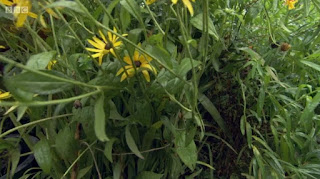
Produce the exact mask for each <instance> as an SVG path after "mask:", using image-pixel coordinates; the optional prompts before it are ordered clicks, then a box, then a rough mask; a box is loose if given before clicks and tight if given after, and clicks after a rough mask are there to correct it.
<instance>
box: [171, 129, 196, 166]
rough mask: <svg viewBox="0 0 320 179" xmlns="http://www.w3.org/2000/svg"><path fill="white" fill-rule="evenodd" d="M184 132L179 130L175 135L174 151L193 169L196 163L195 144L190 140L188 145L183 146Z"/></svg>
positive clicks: (184, 140)
mask: <svg viewBox="0 0 320 179" xmlns="http://www.w3.org/2000/svg"><path fill="white" fill-rule="evenodd" d="M185 142H186V132H185V131H179V132H176V135H175V144H176V151H177V154H178V155H179V157H180V159H181V160H182V162H183V163H184V164H185V165H186V166H187V167H188V168H189V169H190V170H192V171H193V170H194V169H195V165H196V163H197V158H198V156H197V146H196V144H195V142H194V141H193V140H192V141H191V142H190V144H189V145H187V146H185Z"/></svg>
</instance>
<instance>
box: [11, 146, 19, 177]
mask: <svg viewBox="0 0 320 179" xmlns="http://www.w3.org/2000/svg"><path fill="white" fill-rule="evenodd" d="M10 160H11V171H10V176H11V177H13V175H14V173H15V171H16V168H17V166H18V164H19V160H20V150H19V149H17V148H15V149H10Z"/></svg>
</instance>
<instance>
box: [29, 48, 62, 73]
mask: <svg viewBox="0 0 320 179" xmlns="http://www.w3.org/2000/svg"><path fill="white" fill-rule="evenodd" d="M55 54H56V51H50V52H43V53H39V54H36V55H32V56H31V57H30V58H29V60H28V62H27V64H26V66H27V67H29V68H32V69H34V70H44V69H46V68H47V66H48V63H49V62H50V61H51V60H52V59H53V57H54V56H55Z"/></svg>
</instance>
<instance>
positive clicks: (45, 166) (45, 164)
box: [33, 140, 52, 174]
mask: <svg viewBox="0 0 320 179" xmlns="http://www.w3.org/2000/svg"><path fill="white" fill-rule="evenodd" d="M33 153H34V157H35V159H36V161H37V163H38V165H39V166H40V168H41V169H42V170H43V172H45V173H47V174H49V173H50V170H51V167H52V156H51V152H50V146H49V143H48V141H47V140H40V141H39V142H38V143H37V144H36V145H35V146H34V148H33Z"/></svg>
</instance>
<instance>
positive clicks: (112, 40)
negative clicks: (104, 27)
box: [86, 28, 157, 82]
mask: <svg viewBox="0 0 320 179" xmlns="http://www.w3.org/2000/svg"><path fill="white" fill-rule="evenodd" d="M113 31H114V32H116V33H117V29H116V28H113ZM99 34H100V37H101V38H102V40H101V39H100V38H98V37H96V36H94V37H93V38H92V40H91V39H88V42H89V44H91V45H92V46H93V47H95V48H86V50H88V51H90V52H94V53H95V54H93V55H91V56H92V58H98V62H99V65H101V64H102V59H103V57H104V55H106V54H108V53H111V54H112V55H113V56H114V57H116V58H118V55H117V54H116V52H115V51H116V50H117V49H118V48H119V47H120V46H121V45H122V41H120V40H119V37H117V36H116V35H114V34H112V33H111V32H108V36H107V37H108V38H106V37H105V35H104V34H103V33H102V31H101V30H99ZM127 35H128V34H122V36H127ZM139 46H140V44H139ZM123 61H124V62H125V63H127V64H128V65H126V66H125V67H124V68H121V69H120V70H119V71H118V72H117V74H116V75H117V76H118V75H120V74H122V76H121V80H120V81H123V80H125V79H126V78H127V77H133V76H134V74H135V73H136V71H139V70H140V69H141V72H142V74H143V75H144V77H145V79H146V80H147V81H148V82H150V75H149V72H148V70H151V71H152V72H154V73H155V74H156V73H157V71H156V69H155V68H154V67H152V66H151V65H150V62H151V61H152V58H150V57H149V56H146V55H143V54H139V52H138V51H137V50H136V51H135V52H134V55H133V58H132V60H131V58H130V56H128V55H127V56H125V57H124V58H123Z"/></svg>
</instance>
